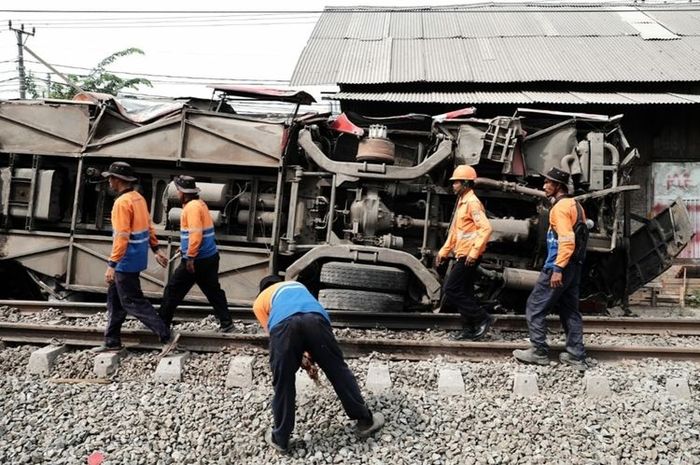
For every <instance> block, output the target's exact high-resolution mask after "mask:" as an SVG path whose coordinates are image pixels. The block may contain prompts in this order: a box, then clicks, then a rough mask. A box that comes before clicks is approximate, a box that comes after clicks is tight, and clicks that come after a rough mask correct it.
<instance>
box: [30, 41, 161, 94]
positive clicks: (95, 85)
mask: <svg viewBox="0 0 700 465" xmlns="http://www.w3.org/2000/svg"><path fill="white" fill-rule="evenodd" d="M134 54H137V55H143V54H144V53H143V50H141V49H139V48H135V47H131V48H126V49H124V50H120V51H118V52H114V53H113V54H111V55H110V56H108V57H107V58H105V59H104V60H102V61H100V62H99V63H98V64H97V66H95V67H94V68H93V69H92V70H91V71H90V72H89V73H88V74H66V77H67V78H68V79H70V80H71V82H73V83H74V84H75V85H77V86H78V87H80V88H81V89H83V90H84V91H86V92H103V93H106V94H110V95H117V93H119V91H121V90H122V89H136V87H137V86H139V85H144V86H148V87H153V85H152V84H151V81H149V80H148V79H145V78H140V77H137V78H129V79H124V78H121V77H119V76H117V75H116V74H114V73H111V72H110V71H107V70H106V69H105V68H106V67H107V66H109V65H111V64H113V63H114V62H115V61H117V59H119V58H121V57H125V56H129V55H134ZM35 79H36V78H35V77H34V75H33V74H32V73H31V72H29V73H27V77H26V85H25V87H26V89H27V93H28V94H29V95H31V96H32V98H40V97H42V95H40V93H39V88H38V86H37V85H36V83H35ZM44 88H45V86H44ZM75 94H76V91H75V89H73V88H72V87H71V86H69V85H68V84H66V83H64V82H62V81H61V82H51V83H50V84H49V85H48V95H46V98H56V99H72V98H73V96H74V95H75Z"/></svg>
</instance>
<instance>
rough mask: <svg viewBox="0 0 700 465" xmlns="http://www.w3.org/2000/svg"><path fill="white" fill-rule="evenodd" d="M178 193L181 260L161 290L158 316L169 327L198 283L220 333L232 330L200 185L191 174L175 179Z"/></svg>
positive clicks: (209, 216)
mask: <svg viewBox="0 0 700 465" xmlns="http://www.w3.org/2000/svg"><path fill="white" fill-rule="evenodd" d="M175 187H176V189H177V196H178V198H179V199H180V202H181V203H182V217H181V218H180V250H181V253H182V261H181V262H180V266H178V267H177V268H176V269H175V272H174V273H173V275H172V276H171V277H170V280H169V281H168V285H167V286H166V288H165V291H164V293H163V303H162V305H161V307H160V315H161V317H162V318H163V321H165V323H166V324H167V325H168V326H170V324H171V323H172V321H173V314H174V313H175V309H176V308H177V306H178V305H180V304H181V303H182V301H183V300H184V298H185V296H186V295H187V293H188V292H190V289H192V286H194V285H195V284H197V285H198V286H199V288H200V289H201V290H202V292H203V293H204V295H205V296H206V297H207V300H208V301H209V303H210V304H211V306H212V307H213V308H214V314H215V315H216V318H217V319H218V320H219V325H220V326H219V328H220V330H221V331H223V332H229V331H231V330H232V329H233V321H232V320H231V314H230V313H229V311H228V302H227V301H226V293H225V292H224V290H223V289H221V285H220V284H219V249H218V248H217V246H216V241H215V239H214V222H213V221H212V219H211V215H210V213H209V208H208V207H207V204H206V203H204V201H203V200H201V199H200V198H199V188H198V187H197V185H196V183H195V180H194V178H193V177H192V176H178V177H176V178H175Z"/></svg>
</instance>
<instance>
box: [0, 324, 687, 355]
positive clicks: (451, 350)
mask: <svg viewBox="0 0 700 465" xmlns="http://www.w3.org/2000/svg"><path fill="white" fill-rule="evenodd" d="M0 339H1V340H3V341H5V342H10V343H19V344H65V345H68V346H75V347H86V346H93V345H98V344H100V343H101V342H102V340H103V329H102V328H95V327H76V326H58V325H56V326H46V325H34V324H26V323H4V322H0ZM122 341H123V343H124V345H125V346H126V347H127V348H128V349H158V348H160V347H161V346H162V344H161V343H160V342H158V340H157V338H156V336H155V335H154V334H152V333H151V332H149V331H146V330H141V329H124V330H122ZM338 342H339V344H340V347H341V348H342V350H343V352H344V353H345V355H346V356H348V357H359V356H363V355H369V354H371V353H380V354H383V355H387V356H389V357H390V358H392V359H397V360H426V359H428V360H429V359H432V358H434V357H436V356H443V357H447V358H453V359H460V360H485V359H493V358H504V357H511V356H512V354H511V353H512V351H513V350H514V349H521V348H525V347H527V343H525V342H453V341H425V340H419V341H416V340H396V339H384V338H366V339H365V338H342V337H341V338H338ZM267 343H268V339H267V336H266V335H263V334H221V333H216V332H185V331H183V332H181V336H180V341H179V343H178V347H179V349H181V350H189V351H195V352H218V351H221V350H225V349H231V348H234V349H241V348H251V347H257V348H262V349H265V348H267ZM562 350H564V347H563V346H561V345H554V346H552V351H553V352H558V351H562ZM586 350H587V352H588V354H589V355H590V356H591V357H594V358H596V359H599V360H620V359H640V358H659V359H665V360H692V361H700V347H668V346H663V347H662V346H613V345H596V344H592V345H588V346H586Z"/></svg>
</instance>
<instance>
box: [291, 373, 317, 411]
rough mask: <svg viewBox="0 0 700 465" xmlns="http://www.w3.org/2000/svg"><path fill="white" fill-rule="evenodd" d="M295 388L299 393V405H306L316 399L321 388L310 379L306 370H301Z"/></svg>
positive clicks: (297, 375)
mask: <svg viewBox="0 0 700 465" xmlns="http://www.w3.org/2000/svg"><path fill="white" fill-rule="evenodd" d="M319 375H320V373H319ZM319 384H320V383H319ZM295 388H296V391H297V402H298V403H299V405H305V404H307V403H309V402H310V401H311V400H313V399H314V398H316V394H318V391H319V389H320V388H321V386H320V385H317V384H316V383H315V382H314V380H312V379H311V378H309V375H307V374H306V371H305V370H303V369H299V370H297V374H296V379H295Z"/></svg>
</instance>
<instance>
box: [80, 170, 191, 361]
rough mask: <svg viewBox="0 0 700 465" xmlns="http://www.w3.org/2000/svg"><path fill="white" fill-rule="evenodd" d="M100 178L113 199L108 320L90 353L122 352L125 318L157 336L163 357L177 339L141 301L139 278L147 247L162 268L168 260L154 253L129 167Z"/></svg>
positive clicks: (151, 232) (153, 239)
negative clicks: (99, 342) (101, 340)
mask: <svg viewBox="0 0 700 465" xmlns="http://www.w3.org/2000/svg"><path fill="white" fill-rule="evenodd" d="M102 176H103V177H105V178H108V179H109V187H110V189H111V190H112V191H114V192H115V193H116V194H117V198H116V200H115V201H114V205H113V207H112V235H113V241H112V253H111V255H110V257H109V262H108V266H107V271H106V272H105V282H106V283H107V285H108V286H109V288H108V290H107V312H108V319H109V320H108V323H107V329H106V330H105V342H104V344H103V345H101V346H99V347H96V348H94V349H92V351H93V352H103V351H113V350H120V349H122V344H121V328H122V324H123V323H124V320H126V316H127V314H129V315H132V316H134V317H136V318H137V319H138V320H139V321H141V322H142V323H143V324H144V325H146V327H148V328H149V329H150V330H151V331H153V332H154V333H156V334H157V335H158V337H159V338H160V341H161V342H163V343H164V344H165V346H164V347H163V351H162V352H161V355H165V354H167V353H168V352H170V351H171V350H172V349H173V348H174V346H175V344H176V343H177V336H178V335H177V334H171V332H170V329H169V327H168V326H167V325H166V324H165V323H164V322H163V320H162V319H161V318H160V316H158V313H156V310H155V309H154V308H153V305H151V303H150V302H149V301H148V300H147V299H146V298H145V297H144V295H143V292H142V291H141V281H140V274H141V271H143V270H145V269H146V266H147V263H148V249H149V245H150V248H151V250H153V253H155V254H156V261H158V263H159V264H160V265H161V266H165V265H166V264H167V262H168V259H167V258H166V257H165V255H163V253H161V252H159V251H158V239H157V238H156V234H155V231H154V230H153V226H152V225H151V220H150V216H149V214H148V207H147V205H146V199H144V198H143V196H142V195H141V194H139V193H138V192H136V191H135V190H134V183H135V182H136V177H135V176H134V172H133V170H132V168H131V166H130V165H129V164H128V163H124V162H114V163H112V164H111V165H110V167H109V170H108V171H105V172H103V173H102Z"/></svg>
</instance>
